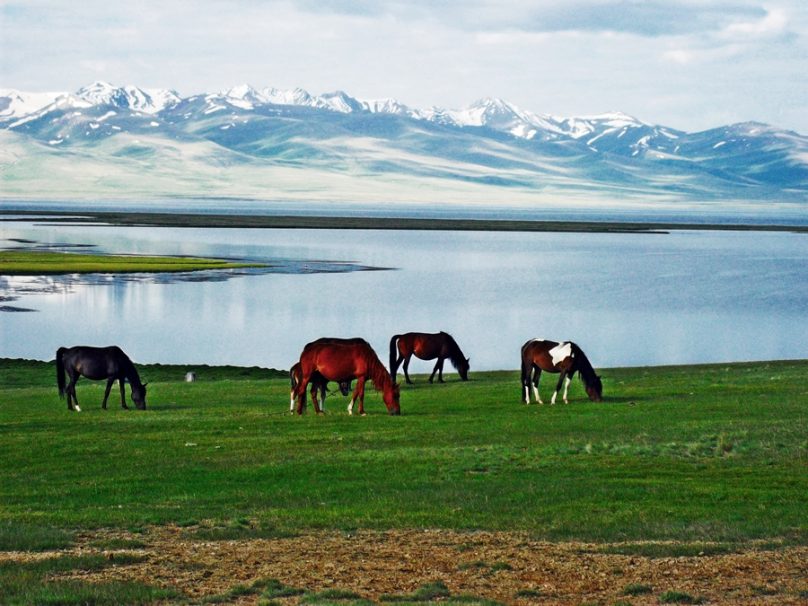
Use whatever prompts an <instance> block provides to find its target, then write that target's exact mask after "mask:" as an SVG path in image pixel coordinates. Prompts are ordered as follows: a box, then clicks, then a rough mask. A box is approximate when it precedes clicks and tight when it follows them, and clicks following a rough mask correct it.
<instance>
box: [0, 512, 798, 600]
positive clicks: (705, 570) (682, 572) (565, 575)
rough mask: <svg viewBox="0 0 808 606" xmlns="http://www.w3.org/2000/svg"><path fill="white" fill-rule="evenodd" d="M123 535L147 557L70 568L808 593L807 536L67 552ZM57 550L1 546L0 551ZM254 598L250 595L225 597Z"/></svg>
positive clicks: (207, 580) (522, 586)
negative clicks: (661, 547)
mask: <svg viewBox="0 0 808 606" xmlns="http://www.w3.org/2000/svg"><path fill="white" fill-rule="evenodd" d="M127 541H128V542H131V543H135V544H142V545H144V547H143V548H142V549H138V550H137V552H138V553H139V554H141V555H143V556H145V561H143V562H140V563H135V564H131V565H122V566H114V567H112V568H109V569H106V570H103V571H101V572H92V573H90V572H88V573H75V574H74V575H73V576H76V577H79V578H82V579H83V580H86V581H91V582H105V581H112V580H121V581H123V580H129V581H140V582H143V583H147V584H150V585H159V586H163V587H171V588H174V589H176V590H178V591H180V592H182V593H183V594H184V595H186V596H188V598H190V599H191V600H199V599H202V598H205V597H208V596H213V595H218V594H223V593H226V592H228V591H229V590H230V589H232V588H233V587H234V586H236V585H240V584H241V585H250V584H252V583H253V582H255V581H257V580H259V579H278V580H279V581H281V582H282V583H283V584H284V585H288V586H292V587H297V588H301V589H305V590H307V591H323V590H326V589H342V590H351V591H353V592H355V593H357V594H359V595H361V596H362V597H364V598H367V599H370V600H378V599H379V598H380V597H381V596H382V595H385V594H407V593H411V592H413V591H415V590H416V589H418V588H419V587H421V586H422V585H424V584H426V583H429V582H433V581H438V580H439V581H442V582H443V583H445V584H446V586H447V587H448V588H449V590H450V591H451V593H452V595H460V594H469V595H473V596H477V597H480V598H488V599H491V600H496V601H498V602H501V603H504V604H517V605H521V604H570V605H576V606H577V605H580V604H602V605H605V606H610V605H612V604H615V603H625V604H632V605H637V606H639V605H643V604H659V603H660V596H661V595H662V594H664V593H665V592H681V593H686V594H688V595H690V596H693V597H694V598H700V599H701V600H703V603H705V604H805V603H806V598H805V595H806V593H805V592H806V590H808V547H778V548H776V549H763V548H762V546H761V547H757V548H756V547H755V546H754V545H753V546H751V547H749V548H746V549H744V550H742V551H739V552H737V553H729V554H720V555H703V556H698V555H696V556H687V557H646V556H638V555H615V554H609V553H603V552H602V550H603V548H604V545H602V544H588V543H549V542H543V541H538V540H534V539H532V538H530V537H529V535H526V534H520V533H510V532H453V531H445V530H391V531H386V532H379V531H358V532H356V533H343V532H312V533H306V534H301V535H300V536H296V537H292V538H273V539H254V540H238V541H198V540H193V539H191V538H188V529H183V528H178V527H156V528H151V529H149V530H147V531H146V532H145V533H144V534H136V535H135V534H129V533H125V532H120V531H97V532H93V533H85V534H82V535H81V536H80V538H79V542H78V545H77V547H76V548H74V549H71V550H67V551H65V552H59V553H72V554H77V553H85V554H86V553H97V552H98V551H104V553H106V554H107V557H110V558H112V560H113V561H114V558H115V553H116V551H115V550H103V549H100V548H99V547H97V546H98V545H99V544H101V545H103V544H105V542H106V543H109V544H115V542H118V543H120V542H127ZM124 544H125V543H124ZM129 551H131V550H129ZM53 555H54V553H53V552H51V553H47V554H23V553H5V554H0V562H2V561H7V560H25V559H33V558H37V557H48V556H53ZM258 600H259V597H258V595H253V596H244V597H240V598H234V599H233V600H232V601H231V602H229V603H238V604H255V603H257V602H258ZM299 600H300V598H299V597H294V598H283V599H282V600H280V602H282V603H283V604H296V603H297V602H298V601H299Z"/></svg>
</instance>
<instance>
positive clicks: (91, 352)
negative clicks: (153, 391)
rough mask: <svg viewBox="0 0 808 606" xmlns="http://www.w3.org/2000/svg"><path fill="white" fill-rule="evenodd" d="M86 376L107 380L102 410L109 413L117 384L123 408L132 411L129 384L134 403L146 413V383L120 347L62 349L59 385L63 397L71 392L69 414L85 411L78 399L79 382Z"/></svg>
mask: <svg viewBox="0 0 808 606" xmlns="http://www.w3.org/2000/svg"><path fill="white" fill-rule="evenodd" d="M65 373H67V376H68V377H70V383H68V384H67V386H65ZM82 376H84V377H87V378H88V379H91V380H93V381H102V380H103V379H106V380H107V389H106V391H105V392H104V401H103V403H102V404H101V407H102V408H105V409H106V407H107V398H109V392H110V390H111V389H112V384H113V383H114V382H115V381H116V380H117V381H118V384H119V385H120V387H121V406H122V407H123V408H128V406H127V405H126V393H125V391H124V381H129V385H131V387H132V401H133V402H134V403H135V406H137V407H138V408H139V409H140V410H145V408H146V383H141V382H140V376H139V375H138V373H137V370H136V369H135V365H134V364H132V360H130V359H129V357H128V356H127V355H126V354H125V353H123V351H122V350H121V348H120V347H116V346H112V347H85V346H78V347H70V348H67V347H60V348H59V349H58V350H56V384H57V385H58V387H59V397H61V398H64V395H65V392H67V409H68V410H78V411H81V408H79V401H78V398H76V382H77V381H78V380H79V377H82ZM74 403H75V408H74V406H73V404H74Z"/></svg>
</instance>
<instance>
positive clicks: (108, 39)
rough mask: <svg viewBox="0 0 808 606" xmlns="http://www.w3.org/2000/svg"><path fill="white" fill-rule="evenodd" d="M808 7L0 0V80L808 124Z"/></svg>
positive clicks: (507, 0) (15, 84) (681, 123)
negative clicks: (332, 94) (294, 91)
mask: <svg viewBox="0 0 808 606" xmlns="http://www.w3.org/2000/svg"><path fill="white" fill-rule="evenodd" d="M806 74H808V0H771V1H768V0H712V1H708V0H648V1H644V0H534V1H528V0H457V1H455V0H286V1H275V0H221V1H218V0H196V1H172V0H162V1H154V0H138V1H137V2H114V1H113V2H111V1H110V0H80V1H77V0H65V1H58V0H10V1H8V0H0V88H16V89H20V90H26V91H32V92H42V91H52V90H56V91H60V90H64V91H75V90H76V89H78V88H80V87H81V86H83V85H85V84H89V83H90V82H92V81H94V80H105V81H108V82H111V83H113V84H116V85H124V84H134V85H136V86H140V87H143V88H173V89H175V90H176V91H177V92H178V93H180V94H181V95H183V96H187V95H191V94H194V93H199V92H213V91H219V90H223V89H226V88H230V87H231V86H234V85H237V84H241V83H249V84H252V85H253V86H255V87H256V88H263V87H266V86H274V87H277V88H294V87H298V86H299V87H301V88H305V89H306V90H308V91H309V92H311V93H313V94H320V93H324V92H329V91H333V90H337V89H339V90H344V91H345V92H347V93H349V94H351V95H353V96H355V97H360V98H363V99H375V98H382V97H395V98H397V99H399V100H400V101H401V102H403V103H405V104H407V105H410V106H412V107H417V108H426V107H430V106H433V105H437V106H441V107H448V108H459V107H463V106H465V105H468V104H469V103H471V102H473V101H474V100H476V99H479V98H481V97H489V96H490V97H501V98H504V99H507V100H508V101H511V102H512V103H514V104H516V105H517V106H519V107H521V108H523V109H527V110H531V111H534V112H537V113H548V114H554V115H559V116H572V115H586V114H597V113H603V112H607V111H612V110H620V111H623V112H626V113H629V114H632V115H634V116H636V117H637V118H640V119H641V120H644V121H646V122H651V123H657V124H664V125H667V126H671V127H674V128H679V129H682V130H687V131H695V130H702V129H706V128H711V127H714V126H719V125H723V124H728V123H731V122H740V121H746V120H758V121H762V122H768V123H770V124H774V125H777V126H781V127H785V128H790V129H794V130H797V131H799V132H801V133H803V134H808V77H807V76H806Z"/></svg>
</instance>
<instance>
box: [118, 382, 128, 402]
mask: <svg viewBox="0 0 808 606" xmlns="http://www.w3.org/2000/svg"><path fill="white" fill-rule="evenodd" d="M125 383H126V381H124V380H123V379H122V378H120V377H119V378H118V387H120V388H121V408H125V409H126V410H129V407H128V406H127V405H126V390H125V389H124V388H125V387H126V386H125Z"/></svg>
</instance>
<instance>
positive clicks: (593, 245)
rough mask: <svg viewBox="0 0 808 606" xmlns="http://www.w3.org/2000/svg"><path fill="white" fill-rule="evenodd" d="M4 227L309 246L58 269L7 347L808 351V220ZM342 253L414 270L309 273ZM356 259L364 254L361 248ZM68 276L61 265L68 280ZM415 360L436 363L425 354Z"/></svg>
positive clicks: (180, 249)
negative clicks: (241, 266)
mask: <svg viewBox="0 0 808 606" xmlns="http://www.w3.org/2000/svg"><path fill="white" fill-rule="evenodd" d="M4 234H6V235H4V236H3V237H20V238H28V239H31V240H36V241H40V242H48V241H53V242H62V243H73V244H80V243H92V244H95V245H97V247H98V248H99V249H100V250H104V251H106V252H124V253H148V254H188V255H198V256H215V257H228V258H248V259H256V260H264V261H273V260H280V261H282V262H283V263H289V264H292V265H294V264H297V265H296V266H297V267H298V269H299V271H295V272H292V273H263V274H259V275H248V276H241V277H240V278H239V279H232V280H228V281H226V282H218V281H211V280H205V281H202V282H197V281H188V280H180V281H176V280H169V281H170V283H164V282H163V281H162V280H161V279H137V278H136V277H133V278H132V279H123V280H117V281H114V282H113V285H112V286H109V285H103V286H102V285H99V284H98V283H97V282H93V281H92V280H89V281H88V280H77V281H68V283H65V282H59V281H58V280H56V279H45V283H46V284H51V285H52V287H53V290H52V291H51V292H49V293H48V294H45V295H38V296H36V297H34V296H29V295H27V294H22V295H21V296H20V299H19V300H18V301H16V302H15V303H14V304H15V305H19V306H22V307H33V308H36V309H38V310H40V311H39V313H36V314H0V331H1V332H0V335H2V347H0V355H2V356H11V357H32V358H40V359H49V358H52V357H53V352H54V351H55V349H56V348H57V347H58V346H60V345H69V344H79V343H84V344H97V345H101V344H110V343H118V344H121V345H122V346H124V348H125V349H126V351H127V352H129V353H130V354H131V355H132V357H133V358H134V359H136V360H138V361H142V362H151V361H154V362H157V361H159V362H183V363H209V364H216V363H228V364H244V365H252V364H258V365H262V366H274V367H276V368H288V367H289V366H290V365H291V364H292V362H293V361H294V359H295V358H296V356H297V355H298V354H299V352H300V349H301V347H302V346H303V344H305V343H306V342H307V341H310V340H313V339H315V338H318V337H321V336H325V335H329V336H346V337H347V336H363V337H365V338H367V339H368V340H369V341H370V342H371V344H372V345H373V347H374V348H375V349H376V350H377V352H378V353H379V354H380V355H381V357H382V359H386V352H387V348H388V342H389V338H390V336H391V335H393V334H396V333H402V332H406V331H411V330H419V331H429V332H433V331H438V330H446V331H448V332H450V333H451V334H453V335H454V336H455V337H456V338H457V340H458V342H459V344H460V346H461V347H462V348H463V350H464V352H466V355H469V356H470V357H471V365H472V377H473V371H474V370H475V369H477V370H480V369H498V368H517V366H518V364H519V361H518V352H519V347H520V346H521V344H522V343H523V342H524V341H525V340H527V339H528V338H532V337H547V338H556V339H573V340H575V341H577V342H579V343H580V344H581V346H582V347H583V348H584V349H585V350H586V352H587V354H588V355H589V356H590V358H591V359H592V361H593V363H594V364H595V366H596V367H597V366H601V367H602V366H616V365H643V364H648V365H654V364H668V363H686V362H708V361H730V360H751V359H772V358H799V357H808V326H807V324H806V314H805V311H806V309H808V264H806V263H805V260H806V257H808V238H806V236H804V235H799V234H792V233H748V232H673V233H671V234H669V235H637V234H551V233H532V234H525V233H460V232H441V233H434V232H432V233H427V232H398V231H337V230H263V229H253V230H224V229H165V228H159V229H152V228H149V229H143V228H120V227H115V228H110V227H104V228H103V229H102V228H98V227H87V226H58V227H51V226H34V225H31V224H15V225H14V227H13V229H5V231H4ZM323 260H326V261H325V262H328V263H331V264H333V266H334V267H339V266H341V265H342V264H349V265H350V264H356V266H358V267H362V268H368V267H394V268H397V269H398V271H382V272H368V271H345V272H338V273H307V272H306V271H304V268H305V267H316V266H317V263H321V262H324V261H323ZM352 267H354V266H352ZM51 280H52V281H51ZM412 369H413V371H414V372H426V371H429V370H431V365H430V364H429V363H427V362H417V361H414V362H413V365H412Z"/></svg>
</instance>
